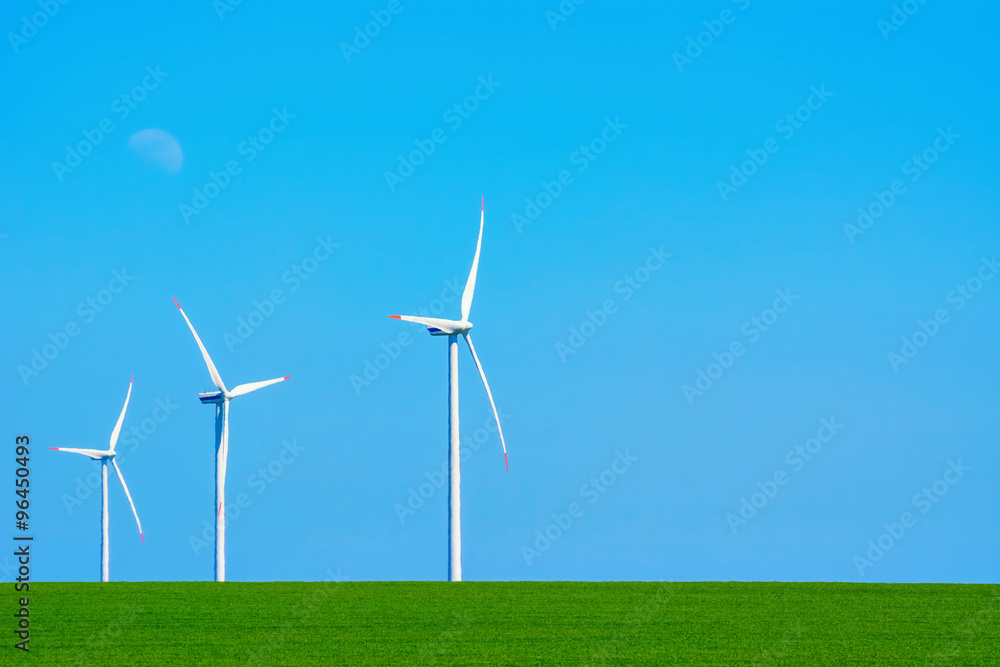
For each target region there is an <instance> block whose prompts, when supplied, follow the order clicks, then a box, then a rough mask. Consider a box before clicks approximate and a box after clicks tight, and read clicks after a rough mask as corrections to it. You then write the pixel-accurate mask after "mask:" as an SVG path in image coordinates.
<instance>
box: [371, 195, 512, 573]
mask: <svg viewBox="0 0 1000 667" xmlns="http://www.w3.org/2000/svg"><path fill="white" fill-rule="evenodd" d="M485 214H486V200H485V198H484V199H483V202H482V209H481V210H480V213H479V240H478V241H477V242H476V255H475V257H474V258H473V259H472V271H470V272H469V280H468V281H466V283H465V291H464V292H463V293H462V319H461V320H442V319H438V318H435V317H413V316H410V315H390V316H389V317H391V318H392V319H394V320H405V321H407V322H417V323H418V324H423V325H425V326H426V327H427V331H428V332H429V333H430V334H431V335H432V336H447V337H448V379H449V382H448V417H449V419H448V440H449V458H448V461H449V464H448V575H449V578H450V580H451V581H461V580H462V519H461V514H462V500H461V494H460V490H459V487H460V483H461V472H460V470H459V463H460V460H459V433H458V336H459V334H461V335H462V337H463V338H464V339H465V342H466V343H468V345H469V352H471V353H472V360H473V361H475V362H476V368H478V369H479V376H480V377H481V378H483V386H485V387H486V395H487V396H488V397H489V399H490V406H491V407H492V408H493V417H494V418H496V420H497V432H498V433H499V434H500V444H501V445H502V446H503V460H504V465H505V466H506V465H507V444H506V443H505V442H504V439H503V430H502V429H501V428H500V415H499V414H497V406H496V403H494V402H493V392H491V391H490V384H489V382H487V381H486V373H484V372H483V365H482V364H481V363H479V356H478V355H477V354H476V348H475V347H473V345H472V338H471V337H470V336H469V330H470V329H471V328H472V322H469V309H470V308H471V307H472V294H473V292H475V290H476V273H477V272H478V271H479V251H480V249H481V248H482V246H483V218H484V217H485Z"/></svg>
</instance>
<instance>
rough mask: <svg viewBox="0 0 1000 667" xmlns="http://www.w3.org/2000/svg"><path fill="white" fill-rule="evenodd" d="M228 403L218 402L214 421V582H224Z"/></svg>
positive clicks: (225, 400) (224, 401) (226, 401)
mask: <svg viewBox="0 0 1000 667" xmlns="http://www.w3.org/2000/svg"><path fill="white" fill-rule="evenodd" d="M228 450H229V401H228V400H227V399H224V400H222V401H220V402H219V405H218V412H217V413H216V419H215V580H216V581H225V580H226V455H227V453H228Z"/></svg>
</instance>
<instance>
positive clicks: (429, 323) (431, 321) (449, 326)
mask: <svg viewBox="0 0 1000 667" xmlns="http://www.w3.org/2000/svg"><path fill="white" fill-rule="evenodd" d="M389 317H390V318H391V319H394V320H403V321H404V322H416V323H417V324H423V325H424V326H425V327H427V328H428V329H437V330H439V331H443V332H445V333H453V332H454V331H455V330H456V328H457V327H458V325H459V323H458V322H456V321H455V320H442V319H440V318H438V317H417V316H416V315H390V316H389Z"/></svg>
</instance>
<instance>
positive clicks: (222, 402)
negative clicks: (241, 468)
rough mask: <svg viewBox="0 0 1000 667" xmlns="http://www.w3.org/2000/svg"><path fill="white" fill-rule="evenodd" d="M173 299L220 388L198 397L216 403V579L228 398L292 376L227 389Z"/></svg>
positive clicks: (222, 546)
mask: <svg viewBox="0 0 1000 667" xmlns="http://www.w3.org/2000/svg"><path fill="white" fill-rule="evenodd" d="M174 303H175V304H177V309H178V310H180V311H181V315H182V316H183V317H184V321H185V322H187V325H188V328H189V329H191V333H192V334H193V335H194V340H195V342H196V343H198V349H200V350H201V356H202V357H204V358H205V365H206V366H208V374H209V375H211V376H212V382H213V383H214V384H215V386H216V387H217V388H218V390H219V391H210V392H206V393H201V394H198V398H199V399H201V402H202V403H213V404H215V507H214V508H213V509H214V510H215V580H216V581H225V580H226V512H225V505H226V461H227V460H228V458H229V401H230V400H232V399H234V398H236V397H237V396H242V395H243V394H249V393H250V392H251V391H257V390H258V389H260V388H262V387H266V386H268V385H271V384H275V383H276V382H283V381H285V380H287V379H288V378H289V377H290V376H287V375H286V376H285V377H281V378H275V379H273V380H265V381H263V382H248V383H246V384H241V385H237V386H236V387H233V389H232V390H228V389H226V385H225V384H223V382H222V377H221V376H220V375H219V371H218V370H216V368H215V364H213V363H212V358H211V357H210V356H208V350H206V349H205V346H204V345H203V344H202V342H201V338H198V332H197V331H195V330H194V326H193V325H192V324H191V320H189V319H188V316H187V315H186V314H185V313H184V309H183V308H181V304H179V303H177V299H174Z"/></svg>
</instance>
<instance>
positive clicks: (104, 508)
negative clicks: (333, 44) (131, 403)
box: [49, 376, 146, 581]
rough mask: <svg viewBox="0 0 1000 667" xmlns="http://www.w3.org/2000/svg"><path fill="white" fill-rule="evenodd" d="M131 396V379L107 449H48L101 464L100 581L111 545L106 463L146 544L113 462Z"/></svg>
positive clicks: (106, 572) (107, 569) (104, 575)
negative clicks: (117, 482)
mask: <svg viewBox="0 0 1000 667" xmlns="http://www.w3.org/2000/svg"><path fill="white" fill-rule="evenodd" d="M133 377H134V376H133ZM131 396H132V378H129V381H128V393H127V394H125V405H124V406H123V407H122V413H121V414H120V415H118V423H116V424H115V430H113V431H112V432H111V443H110V444H109V445H108V448H107V449H75V448H72V447H49V449H54V450H56V451H57V452H72V453H73V454H83V455H84V456H89V457H90V458H92V459H93V460H95V461H100V462H101V581H108V580H109V576H110V558H109V557H110V552H111V545H110V544H109V542H108V461H111V465H113V466H114V467H115V472H116V473H118V479H120V480H121V483H122V488H123V489H125V497H126V498H128V504H129V505H131V506H132V514H134V515H135V523H136V525H137V526H139V539H140V540H142V542H143V543H145V542H146V540H145V538H143V536H142V524H141V523H139V514H138V513H137V512H136V511H135V503H133V502H132V494H130V493H129V492H128V485H127V484H125V478H124V477H123V476H122V471H121V468H119V467H118V463H117V462H116V461H115V445H116V444H118V434H119V433H121V430H122V422H123V421H125V411H126V410H127V409H128V399H129V398H130V397H131Z"/></svg>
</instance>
